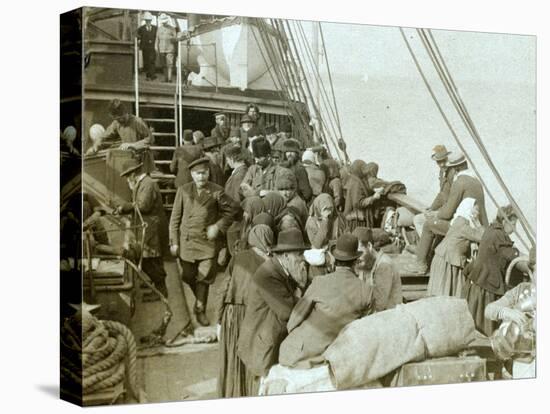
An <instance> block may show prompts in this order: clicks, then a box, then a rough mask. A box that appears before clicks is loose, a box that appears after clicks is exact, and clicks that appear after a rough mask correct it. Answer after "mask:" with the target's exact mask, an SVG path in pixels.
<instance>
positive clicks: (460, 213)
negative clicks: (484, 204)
mask: <svg viewBox="0 0 550 414" xmlns="http://www.w3.org/2000/svg"><path fill="white" fill-rule="evenodd" d="M475 203H476V200H475V198H471V197H468V198H465V199H464V200H462V201H461V202H460V204H459V206H458V208H457V209H456V211H455V214H454V216H453V219H452V220H451V225H452V224H453V223H454V222H455V220H456V219H457V217H462V218H465V219H466V220H468V222H469V223H470V226H472V227H479V220H478V219H477V218H475V217H474V216H473V210H474V205H475Z"/></svg>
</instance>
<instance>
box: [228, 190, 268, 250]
mask: <svg viewBox="0 0 550 414" xmlns="http://www.w3.org/2000/svg"><path fill="white" fill-rule="evenodd" d="M241 207H242V209H243V220H242V224H241V234H240V238H239V241H238V243H237V246H236V249H235V250H237V251H241V250H244V249H246V248H247V244H246V241H247V239H248V232H249V231H250V229H251V228H252V222H253V220H254V217H256V216H258V215H259V214H261V213H263V212H264V210H265V209H264V203H263V200H262V199H261V198H260V197H259V196H252V197H246V198H245V199H244V200H243V201H242V203H241Z"/></svg>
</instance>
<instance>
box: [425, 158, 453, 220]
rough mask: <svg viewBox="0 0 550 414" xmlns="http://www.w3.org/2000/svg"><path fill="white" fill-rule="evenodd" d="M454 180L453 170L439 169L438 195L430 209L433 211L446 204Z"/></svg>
mask: <svg viewBox="0 0 550 414" xmlns="http://www.w3.org/2000/svg"><path fill="white" fill-rule="evenodd" d="M454 178H455V169H454V168H447V167H443V168H440V169H439V193H437V196H435V198H434V201H433V202H432V205H431V206H430V209H431V210H432V211H435V210H437V209H439V208H440V207H441V206H443V204H445V203H446V202H447V199H448V198H449V193H450V191H451V186H452V184H453V180H454Z"/></svg>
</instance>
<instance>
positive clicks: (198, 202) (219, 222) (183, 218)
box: [170, 157, 238, 326]
mask: <svg viewBox="0 0 550 414" xmlns="http://www.w3.org/2000/svg"><path fill="white" fill-rule="evenodd" d="M209 163H210V160H209V159H208V158H206V157H203V158H200V159H198V160H195V161H193V162H192V163H191V164H190V165H189V170H190V171H191V176H192V178H193V182H191V183H187V184H184V185H182V186H181V187H179V188H178V190H177V192H176V198H175V201H174V206H173V209H172V215H171V216H170V250H171V253H172V255H174V256H176V257H177V258H178V260H179V263H180V265H181V272H182V274H181V276H182V279H183V281H184V282H186V283H187V284H188V285H189V286H190V287H191V289H192V291H193V293H194V294H195V298H196V302H195V307H194V313H195V315H196V318H197V322H198V323H199V324H201V325H203V326H207V325H209V324H210V322H209V321H208V319H207V318H206V314H205V311H206V304H207V300H208V290H209V287H210V285H211V284H212V283H213V282H214V279H215V277H216V258H217V256H218V253H219V250H220V248H221V246H222V244H223V240H224V237H223V234H224V233H225V232H226V231H227V229H228V228H229V226H230V225H231V223H232V222H233V220H234V218H235V216H236V214H237V213H238V205H237V204H236V203H235V202H234V201H233V200H232V199H231V198H230V197H228V196H227V195H226V194H225V192H224V191H223V188H222V187H220V186H219V185H217V184H215V183H212V182H210V181H208V177H209V174H210V172H209Z"/></svg>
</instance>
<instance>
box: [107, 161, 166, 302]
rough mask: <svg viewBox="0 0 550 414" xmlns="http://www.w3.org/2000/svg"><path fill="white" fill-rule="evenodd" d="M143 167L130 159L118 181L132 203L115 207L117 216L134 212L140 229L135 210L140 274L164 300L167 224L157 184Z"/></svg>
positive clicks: (134, 221) (134, 222)
mask: <svg viewBox="0 0 550 414" xmlns="http://www.w3.org/2000/svg"><path fill="white" fill-rule="evenodd" d="M142 167H143V164H142V163H138V161H137V160H134V159H131V160H129V161H127V162H126V163H125V164H124V171H123V172H122V173H121V174H120V176H121V177H126V178H127V180H128V184H129V186H130V189H131V190H132V203H126V204H123V205H121V206H119V207H118V208H117V209H116V210H115V211H116V212H117V213H131V212H134V218H133V224H134V225H140V224H141V222H140V219H139V216H138V215H137V213H135V210H134V206H135V208H137V209H139V212H140V213H141V216H142V218H143V221H144V222H145V223H146V224H147V227H145V236H144V244H143V252H142V253H143V261H142V268H143V271H144V272H145V273H146V274H147V275H148V276H149V277H150V278H151V280H152V282H153V284H154V285H155V287H156V288H157V289H158V290H159V291H160V292H161V293H162V294H163V295H164V296H168V291H167V289H166V282H165V279H166V272H165V271H164V263H163V259H162V258H163V256H165V255H167V253H168V232H167V229H168V221H167V220H166V214H165V212H164V206H163V202H162V194H161V193H160V190H159V187H158V185H157V183H156V182H155V181H154V180H153V179H152V178H151V177H150V176H149V175H148V174H145V173H144V172H143V170H142ZM135 234H136V237H137V238H138V241H139V240H140V238H141V231H140V230H139V229H138V230H136V231H135Z"/></svg>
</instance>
